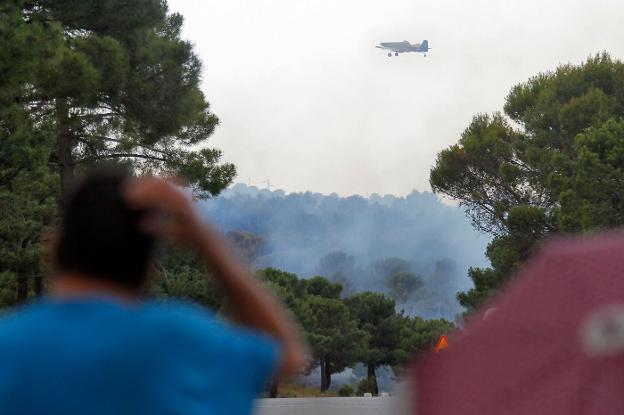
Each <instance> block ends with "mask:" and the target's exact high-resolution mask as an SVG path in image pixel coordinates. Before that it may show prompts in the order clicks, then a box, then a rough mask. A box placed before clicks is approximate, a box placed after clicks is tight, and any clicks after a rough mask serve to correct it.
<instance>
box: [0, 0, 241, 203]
mask: <svg viewBox="0 0 624 415" xmlns="http://www.w3.org/2000/svg"><path fill="white" fill-rule="evenodd" d="M9 9H10V11H11V13H9V14H7V16H10V21H7V22H6V26H0V28H3V27H4V28H8V29H7V30H11V31H15V32H16V33H17V34H15V35H14V36H13V38H14V39H16V40H17V42H8V43H11V49H13V51H12V54H16V55H17V56H20V57H23V58H24V59H26V60H28V63H24V64H21V62H20V61H19V60H18V61H17V62H15V63H14V59H12V58H11V59H8V61H9V62H11V63H10V65H12V66H13V67H12V68H10V69H11V72H9V73H10V74H14V75H13V77H14V79H15V85H16V87H14V88H13V89H12V97H13V98H14V100H15V101H16V102H18V103H19V104H20V105H21V106H22V108H24V109H25V110H27V111H28V112H29V114H30V116H31V117H32V119H36V120H37V121H38V122H44V123H49V124H52V125H54V126H55V127H56V128H55V130H54V131H55V141H56V143H55V144H56V146H55V147H54V149H53V150H52V151H50V152H49V153H48V155H49V156H50V161H51V162H52V163H53V164H55V165H56V166H57V167H58V170H59V172H60V175H61V184H62V190H63V191H66V190H65V189H66V185H67V184H68V183H69V180H70V179H71V177H72V176H73V175H74V171H75V170H76V169H78V170H81V169H82V168H83V167H85V166H86V167H88V166H92V165H94V164H98V163H101V162H103V161H107V160H121V161H125V162H128V161H130V162H131V164H132V165H133V166H134V167H135V168H136V170H137V171H141V172H154V173H160V174H178V175H183V176H184V177H185V178H186V179H187V180H188V181H189V185H190V187H191V188H192V189H193V190H194V191H195V192H196V194H197V195H198V196H200V197H207V196H210V195H215V194H218V193H219V192H220V191H221V190H222V189H223V188H224V187H225V186H227V184H229V183H230V182H231V180H232V178H233V177H234V174H235V169H234V166H233V165H231V164H227V163H226V164H219V159H220V157H221V152H220V151H219V150H215V149H208V148H203V149H200V150H196V146H197V145H198V144H202V143H204V142H205V140H206V139H207V138H208V137H209V136H210V135H211V134H212V132H213V131H214V128H215V126H216V125H217V123H218V120H217V118H216V117H215V116H214V114H212V113H211V112H210V110H209V105H208V103H207V101H206V100H205V97H204V96H203V94H202V92H201V90H200V89H199V82H200V71H201V63H200V61H199V59H198V58H197V56H196V55H195V54H194V52H193V48H192V45H191V44H190V43H189V42H187V41H184V40H182V39H181V38H180V32H181V27H182V22H183V19H182V17H181V16H180V15H177V14H169V13H168V9H167V3H166V2H165V1H161V0H140V1H133V2H127V1H120V0H98V1H95V0H88V1H76V0H63V1H51V0H34V1H27V2H26V1H13V2H12V6H11V7H9ZM5 21H6V19H5ZM12 40H13V39H12ZM33 45H35V47H34V48H33ZM31 49H32V50H31ZM9 56H11V55H9ZM3 62H4V60H3ZM23 69H25V70H23ZM20 74H22V75H20ZM20 77H21V78H20Z"/></svg>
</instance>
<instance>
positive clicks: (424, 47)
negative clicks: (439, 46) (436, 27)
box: [420, 40, 429, 52]
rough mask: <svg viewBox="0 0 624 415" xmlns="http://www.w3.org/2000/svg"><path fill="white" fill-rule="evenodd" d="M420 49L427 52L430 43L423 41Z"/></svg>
mask: <svg viewBox="0 0 624 415" xmlns="http://www.w3.org/2000/svg"><path fill="white" fill-rule="evenodd" d="M420 49H422V50H424V51H425V52H426V51H428V50H429V41H428V40H423V41H422V43H421V44H420Z"/></svg>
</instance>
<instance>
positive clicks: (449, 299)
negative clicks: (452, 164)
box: [199, 184, 487, 319]
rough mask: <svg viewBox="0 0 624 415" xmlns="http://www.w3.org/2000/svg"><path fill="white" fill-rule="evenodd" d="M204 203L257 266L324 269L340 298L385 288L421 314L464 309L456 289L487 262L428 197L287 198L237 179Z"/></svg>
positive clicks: (461, 219)
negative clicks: (338, 287)
mask: <svg viewBox="0 0 624 415" xmlns="http://www.w3.org/2000/svg"><path fill="white" fill-rule="evenodd" d="M199 206H200V209H201V210H202V211H203V213H204V215H205V217H206V218H207V219H208V220H210V221H213V222H214V223H215V224H216V225H217V226H218V227H219V228H220V229H221V230H222V231H223V232H225V233H227V234H228V236H229V238H230V240H231V241H232V242H233V245H235V247H236V248H237V250H238V251H239V253H240V254H241V256H242V257H243V258H246V259H247V260H248V261H249V263H250V264H251V265H252V266H254V267H255V268H265V267H275V268H279V269H282V270H286V271H288V272H293V273H295V274H297V275H299V276H302V277H312V276H315V275H322V276H325V277H327V278H329V279H330V280H331V281H334V282H338V283H340V284H341V285H342V286H343V295H349V294H353V293H356V292H362V291H367V290H373V291H379V292H383V293H386V294H387V295H388V296H390V297H391V298H393V299H394V300H395V301H396V302H397V307H398V308H401V309H404V310H405V311H406V313H408V314H410V315H419V316H421V317H424V318H447V319H453V318H454V317H455V316H456V315H457V314H458V313H460V312H461V311H462V309H461V307H460V306H459V304H458V303H457V301H456V299H455V296H456V293H457V292H458V291H460V290H465V289H468V288H470V280H469V279H468V278H467V272H468V269H469V267H472V266H482V265H483V264H484V256H483V252H484V250H485V247H486V244H487V239H486V238H485V237H484V236H483V235H480V234H478V233H477V232H476V231H474V230H473V229H472V228H471V227H470V225H469V223H468V221H467V220H466V218H465V216H464V213H463V212H462V211H461V210H460V209H458V208H456V207H452V206H447V205H444V204H442V203H441V202H440V201H439V200H438V198H437V197H436V196H435V195H433V194H431V193H419V192H413V193H411V194H409V195H407V196H406V197H395V196H390V195H386V196H379V195H376V194H374V195H371V196H370V197H368V198H365V197H361V196H351V197H339V196H337V195H334V194H332V195H328V196H326V195H321V194H318V193H310V192H308V193H293V194H288V195H286V194H285V193H284V192H283V191H279V190H278V191H269V190H266V189H264V190H259V189H257V188H256V187H253V186H246V185H244V184H237V185H235V186H233V187H232V188H230V189H228V190H226V191H224V193H223V194H222V196H221V197H218V198H214V199H210V200H206V201H202V202H200V205H199Z"/></svg>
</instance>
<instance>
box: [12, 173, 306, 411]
mask: <svg viewBox="0 0 624 415" xmlns="http://www.w3.org/2000/svg"><path fill="white" fill-rule="evenodd" d="M55 239H56V242H55V243H54V244H53V245H54V247H53V256H54V262H55V273H54V275H53V276H52V277H51V279H50V284H49V295H48V296H47V297H45V298H44V299H42V300H40V301H37V302H35V303H32V304H30V305H27V306H25V307H23V308H21V309H20V310H18V311H16V312H13V313H11V314H9V315H6V316H4V317H3V318H2V319H1V320H0V414H7V415H9V414H11V415H13V414H15V415H17V414H24V415H35V414H51V415H52V414H59V415H61V414H62V415H73V414H90V415H99V414H202V415H206V414H233V415H236V414H247V413H249V412H250V411H251V409H252V402H253V398H254V397H255V396H256V395H257V394H258V393H259V392H260V391H261V390H262V387H263V386H264V384H265V383H266V381H267V380H268V379H269V378H270V377H271V376H273V375H278V376H287V375H290V374H293V373H295V372H296V371H297V370H298V369H299V367H300V366H301V365H302V364H303V362H304V358H305V353H304V346H303V344H302V342H301V341H300V339H299V337H298V333H297V330H296V328H295V325H294V323H293V322H292V321H291V319H290V317H289V315H288V313H287V312H286V311H285V310H284V309H283V308H282V307H281V306H280V305H279V304H278V302H277V301H276V300H275V299H274V298H273V296H272V295H270V294H269V293H268V292H267V291H266V290H265V289H264V288H263V287H262V286H261V285H259V284H258V283H257V282H256V281H255V280H254V279H253V278H252V277H250V276H249V275H248V273H247V272H246V271H245V270H244V269H243V268H242V267H241V266H240V265H239V264H238V263H237V262H235V261H233V260H232V259H231V257H230V256H229V255H228V253H227V251H226V249H225V248H224V247H223V244H222V243H221V241H220V239H219V238H218V237H217V235H216V233H215V232H214V231H212V230H211V229H210V228H209V227H208V226H207V225H205V224H204V223H203V222H202V221H201V220H200V218H199V217H198V215H197V214H196V213H195V211H194V209H193V206H192V203H191V201H190V200H189V198H188V197H187V196H186V195H185V194H184V193H182V192H180V191H179V190H177V189H176V188H175V187H173V186H172V185H170V184H168V183H167V182H165V181H162V180H159V179H156V178H142V179H135V178H132V177H131V176H130V175H128V174H125V173H123V172H119V171H115V172H113V171H106V172H95V173H93V174H90V175H89V176H88V177H86V178H85V179H84V180H83V181H82V182H81V183H80V184H79V185H78V186H76V188H75V190H74V193H73V194H72V195H71V196H70V197H69V198H68V199H67V200H66V202H65V204H64V208H63V217H62V224H61V228H60V231H59V234H58V237H57V238H55ZM156 239H164V240H166V241H168V242H171V243H175V244H179V245H183V246H185V247H188V248H190V249H193V250H195V251H196V252H197V254H198V255H199V256H200V257H201V258H203V259H204V260H205V262H206V263H207V264H208V266H209V267H210V268H211V269H212V271H213V275H214V277H215V278H216V279H217V280H218V281H219V283H220V284H221V286H222V288H223V292H224V294H225V296H226V297H227V302H228V305H229V309H230V310H231V311H232V314H233V315H234V316H235V321H236V323H235V324H234V323H229V324H228V323H226V322H225V321H223V320H221V319H220V318H219V317H217V316H215V315H213V314H212V313H210V312H208V311H206V310H204V309H202V308H200V307H198V306H192V305H190V304H186V303H182V302H177V301H166V302H164V301H161V302H159V301H155V300H150V299H147V298H145V297H144V294H143V293H144V288H145V285H146V283H147V281H148V279H149V277H150V276H149V270H150V262H151V261H152V259H153V258H152V254H153V246H154V242H155V240H156Z"/></svg>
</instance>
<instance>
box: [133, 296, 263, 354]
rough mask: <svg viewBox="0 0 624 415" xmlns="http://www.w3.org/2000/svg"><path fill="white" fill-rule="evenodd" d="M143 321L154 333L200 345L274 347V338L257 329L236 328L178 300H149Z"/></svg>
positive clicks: (200, 308) (205, 310) (212, 314)
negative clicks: (145, 321) (146, 322)
mask: <svg viewBox="0 0 624 415" xmlns="http://www.w3.org/2000/svg"><path fill="white" fill-rule="evenodd" d="M144 310H145V311H144V318H145V319H146V320H147V321H149V322H150V323H152V324H149V325H150V326H152V328H153V330H156V331H158V332H161V333H162V334H164V335H171V336H172V337H175V338H176V339H178V340H181V339H186V340H187V341H191V340H193V341H195V342H196V343H197V344H198V345H200V346H208V347H223V348H227V349H232V348H233V349H234V350H235V349H236V348H238V347H243V348H247V347H254V345H257V346H259V347H265V346H269V347H271V346H274V341H273V340H272V338H270V337H268V336H266V335H264V334H261V333H259V332H257V331H254V330H249V329H246V328H243V327H239V326H235V325H233V324H231V323H229V322H227V321H226V320H224V319H223V318H222V317H220V316H219V315H217V314H215V313H213V312H212V311H210V310H208V309H205V308H203V307H201V306H198V305H195V304H192V303H188V302H183V301H178V300H173V301H172V300H167V301H149V302H147V303H146V304H145V308H144Z"/></svg>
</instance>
